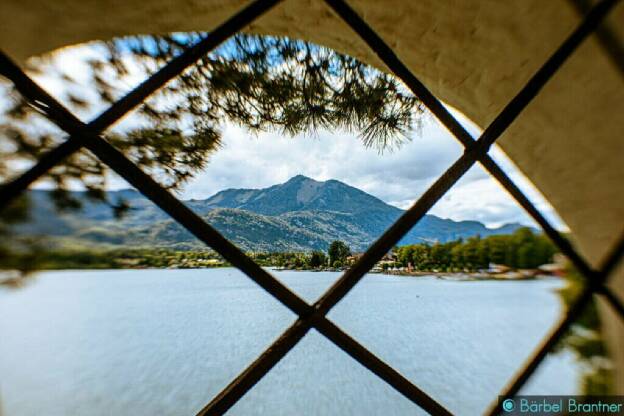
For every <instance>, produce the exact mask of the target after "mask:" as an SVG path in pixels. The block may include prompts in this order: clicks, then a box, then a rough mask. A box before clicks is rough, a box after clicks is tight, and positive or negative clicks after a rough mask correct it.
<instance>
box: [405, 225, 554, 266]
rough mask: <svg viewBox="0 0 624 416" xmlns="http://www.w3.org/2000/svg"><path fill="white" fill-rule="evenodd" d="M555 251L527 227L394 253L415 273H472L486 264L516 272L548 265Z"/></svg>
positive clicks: (419, 246) (422, 245)
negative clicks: (445, 271)
mask: <svg viewBox="0 0 624 416" xmlns="http://www.w3.org/2000/svg"><path fill="white" fill-rule="evenodd" d="M555 252H556V249H555V247H554V245H553V244H552V243H551V242H550V240H548V239H547V238H546V237H545V236H544V235H542V234H535V233H533V231H531V229H530V228H519V229H518V230H516V231H515V232H514V233H513V234H510V235H493V236H489V237H486V238H481V237H479V236H477V237H470V238H468V239H467V240H466V241H463V240H461V239H460V240H456V241H451V242H448V243H435V244H433V245H429V244H414V245H408V246H403V247H399V248H398V249H397V250H396V255H397V259H398V261H399V263H400V264H401V265H402V266H403V267H407V266H408V265H409V264H411V265H412V267H413V268H414V269H415V270H421V271H432V270H438V271H443V270H466V271H474V270H478V269H485V268H487V267H488V265H489V263H496V264H504V265H507V266H509V267H512V268H518V269H529V268H536V267H538V266H540V265H542V264H545V263H549V262H550V261H551V260H552V256H553V254H554V253H555Z"/></svg>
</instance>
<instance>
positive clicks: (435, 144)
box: [38, 46, 567, 230]
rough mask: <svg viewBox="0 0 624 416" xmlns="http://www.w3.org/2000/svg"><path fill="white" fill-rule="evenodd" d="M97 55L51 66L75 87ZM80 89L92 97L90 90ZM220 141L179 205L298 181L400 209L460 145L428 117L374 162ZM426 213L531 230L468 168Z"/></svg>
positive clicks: (342, 142) (317, 147)
mask: <svg viewBox="0 0 624 416" xmlns="http://www.w3.org/2000/svg"><path fill="white" fill-rule="evenodd" d="M97 53H98V52H97V48H94V47H86V46H81V47H75V48H68V49H64V50H63V51H61V52H60V53H58V54H57V55H56V57H55V65H56V66H57V67H59V68H60V69H62V70H63V72H66V73H68V74H70V75H72V76H73V77H74V78H76V79H77V80H78V81H79V82H80V80H81V78H84V77H82V75H81V74H84V73H85V67H84V65H85V64H84V62H85V59H87V58H89V57H92V56H94V54H96V55H97ZM142 78H143V74H140V73H134V74H131V76H129V77H128V79H126V80H124V82H125V83H126V84H127V87H128V89H130V87H131V86H133V85H136V84H138V83H139V82H140V81H141V80H142ZM38 81H39V82H40V83H41V84H42V86H43V87H44V88H46V89H47V90H48V91H49V92H50V93H52V95H54V96H62V95H63V89H64V88H66V87H65V86H64V84H63V83H62V82H60V80H59V79H58V77H55V76H54V75H53V74H52V75H43V76H39V77H38ZM86 87H87V88H89V87H90V88H91V89H93V87H92V86H86ZM104 108H105V107H104V106H103V105H102V106H98V105H96V106H94V107H92V108H91V109H90V110H89V114H86V113H83V114H80V115H81V116H82V118H83V120H84V121H88V120H90V119H91V118H92V117H94V116H95V115H97V114H98V113H99V112H100V111H102V110H103V109H104ZM449 109H450V110H451V112H452V113H453V114H454V115H455V116H456V117H457V118H458V119H459V121H460V122H461V123H462V124H463V125H464V126H465V127H466V128H467V129H468V131H469V132H470V133H471V134H472V135H473V137H475V138H476V137H478V136H479V134H480V133H481V129H480V128H479V127H478V126H476V125H475V124H473V123H472V122H470V120H468V119H467V118H466V117H465V116H463V115H462V114H461V113H459V112H457V111H456V110H454V109H452V108H449ZM135 121H136V120H133V116H132V115H130V116H127V117H126V119H125V120H123V122H122V123H121V125H122V126H123V125H126V126H129V125H132V124H133V123H134V122H135ZM222 133H223V140H222V141H223V147H222V148H221V149H220V150H219V151H217V152H216V153H215V154H213V155H212V156H211V158H210V161H209V163H208V166H207V167H206V169H205V170H204V171H202V172H200V173H199V174H197V175H196V177H195V178H194V179H192V180H191V181H190V182H189V183H187V184H186V185H185V187H184V188H183V189H182V190H181V191H180V192H179V193H178V196H179V197H181V198H183V199H205V198H208V197H210V196H211V195H213V194H215V193H216V192H218V191H221V190H223V189H227V188H263V187H268V186H271V185H275V184H277V183H283V182H286V181H287V180H288V179H289V178H291V177H293V176H295V175H299V174H302V175H305V176H308V177H311V178H313V179H316V180H319V181H324V180H328V179H336V180H339V181H342V182H344V183H346V184H348V185H351V186H354V187H356V188H359V189H361V190H363V191H365V192H368V193H370V194H372V195H374V196H376V197H378V198H380V199H382V200H383V201H385V202H387V203H389V204H392V205H395V206H397V207H400V208H404V209H406V208H408V207H409V206H410V205H411V204H413V203H414V202H415V200H416V199H417V198H418V197H419V196H420V195H421V194H422V193H423V192H425V190H426V189H427V187H428V186H430V185H431V184H432V183H433V182H434V181H435V179H436V178H437V177H438V176H440V175H441V174H442V173H443V172H444V171H445V170H446V169H447V168H448V167H449V166H450V165H451V164H452V163H453V162H454V161H455V160H456V159H457V158H458V157H459V156H460V155H461V153H462V147H461V145H460V144H459V143H458V142H457V141H456V140H455V139H454V138H453V136H452V135H451V134H450V133H449V132H448V131H447V130H446V129H445V128H444V127H442V126H441V125H440V124H439V123H438V122H437V120H435V118H434V117H433V116H431V115H428V116H427V117H426V118H425V119H424V122H423V123H422V128H421V129H420V130H419V131H416V132H413V133H411V137H410V138H411V140H410V141H409V142H407V143H406V144H404V145H403V146H401V147H400V148H398V149H396V150H393V151H386V152H384V153H381V154H380V153H379V152H378V151H377V150H376V149H373V148H366V147H365V146H364V145H363V144H362V143H361V142H360V140H359V138H358V137H357V134H356V133H349V132H345V131H340V130H336V131H319V132H317V133H316V134H315V135H312V136H310V135H301V136H296V137H290V136H283V135H280V134H278V133H271V132H268V133H260V134H251V133H249V132H248V131H246V130H245V129H243V128H240V127H238V126H235V125H232V124H228V123H225V124H224V125H223V129H222ZM491 155H492V157H493V158H494V159H495V160H496V161H497V162H498V163H499V164H500V165H501V167H502V168H503V170H504V171H505V172H507V174H508V175H509V176H510V177H511V178H512V179H513V180H514V181H515V182H516V183H517V185H518V186H519V187H520V188H521V189H522V190H523V191H524V192H525V193H526V194H527V195H528V196H529V199H531V200H532V201H533V202H534V203H535V204H536V205H537V207H538V209H540V210H541V211H542V212H543V213H544V214H545V215H546V217H547V218H548V219H549V220H551V221H552V222H553V224H554V225H555V226H556V227H557V228H559V229H561V230H566V229H567V227H566V226H565V224H564V223H563V222H562V221H561V219H560V218H558V217H557V215H556V213H555V212H554V210H553V208H552V207H551V206H550V205H549V204H548V202H547V201H546V200H545V199H544V197H543V196H542V195H541V194H540V193H539V191H538V190H537V189H536V188H535V187H534V186H533V185H532V184H531V182H530V181H529V180H528V179H527V178H526V177H525V176H524V175H523V174H522V173H521V172H520V171H519V170H518V169H517V168H516V167H515V166H514V165H513V163H512V162H511V161H510V160H509V159H508V158H507V157H506V156H505V154H504V153H503V152H502V150H500V149H499V148H498V147H496V146H494V148H493V149H492V151H491ZM127 187H128V185H127V184H126V183H125V182H124V181H123V180H121V179H119V178H114V177H113V178H112V180H111V181H110V189H121V188H127ZM430 213H432V214H435V215H438V216H440V217H442V218H451V219H453V220H457V221H459V220H477V221H481V222H483V223H484V224H486V225H487V226H489V227H497V226H500V225H502V224H505V223H511V222H515V223H521V224H525V225H532V226H535V223H534V222H533V221H532V219H531V218H530V217H529V216H528V215H527V214H526V213H525V212H524V210H523V209H522V208H521V207H519V205H518V204H517V203H516V202H515V201H514V200H513V198H512V197H511V196H510V195H509V194H507V192H506V191H505V190H504V189H502V187H501V186H500V185H498V183H497V182H496V181H495V180H494V179H492V178H491V177H490V176H489V174H488V173H487V172H485V171H484V170H483V168H481V167H480V166H479V165H475V166H473V168H471V169H470V170H469V171H468V173H467V174H466V175H465V176H464V177H463V178H462V179H461V180H460V181H459V182H458V183H456V184H455V185H454V186H453V188H452V189H451V190H450V191H449V192H448V193H447V194H446V195H445V196H444V197H443V198H442V199H441V200H440V201H438V203H437V204H436V205H435V206H434V207H433V208H432V210H431V211H430Z"/></svg>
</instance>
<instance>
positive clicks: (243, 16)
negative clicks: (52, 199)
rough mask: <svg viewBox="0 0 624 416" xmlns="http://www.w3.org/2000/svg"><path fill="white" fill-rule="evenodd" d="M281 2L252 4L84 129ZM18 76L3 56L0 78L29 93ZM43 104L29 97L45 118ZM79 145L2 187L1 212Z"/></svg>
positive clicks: (58, 151)
mask: <svg viewBox="0 0 624 416" xmlns="http://www.w3.org/2000/svg"><path fill="white" fill-rule="evenodd" d="M280 1H281V0H256V1H254V2H253V3H251V4H250V5H249V6H247V7H245V8H244V9H242V10H241V11H239V12H238V13H236V14H235V15H234V16H232V17H231V18H230V19H228V20H227V21H225V22H224V23H223V24H221V25H219V26H218V27H217V28H216V29H215V30H214V31H212V32H211V33H210V34H209V35H208V37H207V38H205V39H203V40H202V41H200V42H198V43H197V44H195V45H193V46H192V47H190V48H189V49H187V50H185V51H184V52H183V53H181V54H180V55H178V56H177V57H175V58H173V59H172V60H170V61H169V62H168V63H167V64H166V65H165V66H164V67H162V68H161V69H159V70H158V71H156V72H155V73H154V74H152V75H151V76H150V77H149V78H147V79H146V80H145V81H144V82H143V83H141V84H140V85H138V86H137V87H136V88H134V89H133V90H132V91H130V92H129V93H128V94H126V95H125V96H124V97H122V98H121V99H119V100H118V101H117V102H115V103H114V104H113V105H111V106H110V107H109V108H108V109H107V110H106V111H104V112H103V113H102V114H100V115H99V116H98V117H96V118H95V119H94V120H93V121H91V122H90V123H89V124H88V125H87V128H88V129H89V130H90V132H92V133H94V134H99V133H101V132H103V131H104V130H106V129H107V128H108V127H110V126H111V125H113V124H114V123H115V122H117V121H118V120H119V119H120V118H121V117H123V116H124V115H126V114H127V113H128V112H129V111H131V110H132V109H133V108H135V107H136V106H137V105H139V104H141V103H142V102H144V101H145V99H147V98H148V97H149V96H150V95H152V94H153V93H154V92H156V91H157V90H158V89H160V88H161V87H163V86H164V85H165V84H166V83H167V82H169V81H171V80H172V79H173V78H175V77H176V76H178V75H180V74H181V73H182V72H183V71H184V70H185V69H186V68H188V67H189V66H190V65H192V64H194V63H195V62H197V60H198V59H200V58H201V57H202V56H204V55H206V54H207V53H209V52H211V51H212V50H213V49H215V48H216V47H217V46H219V45H220V44H221V43H223V42H224V41H225V40H226V39H228V38H229V37H231V36H232V35H234V34H235V33H237V32H239V31H240V30H242V29H243V28H244V27H245V26H247V25H248V24H249V23H251V22H253V21H254V20H255V19H257V18H258V17H260V16H261V15H262V14H263V13H265V12H267V11H268V10H269V9H271V8H272V7H273V6H275V5H276V4H277V3H279V2H280ZM19 72H21V70H20V69H19V68H18V67H17V66H16V65H14V64H13V63H12V62H11V61H10V59H8V57H6V55H4V54H2V56H1V57H0V75H4V76H5V77H7V78H9V79H11V80H12V81H13V83H14V84H15V86H16V87H17V88H18V90H20V89H24V88H26V89H28V88H29V87H28V86H27V85H20V82H23V80H22V78H21V77H19V76H18V75H19V74H18V73H19ZM14 78H15V80H14ZM32 93H33V94H35V93H36V92H35V91H32ZM42 102H45V101H43V100H41V97H32V100H31V103H32V104H33V105H34V106H35V107H37V108H38V109H39V110H40V111H41V112H43V113H44V114H46V115H48V113H49V112H50V111H51V110H50V109H49V108H47V107H46V106H43V107H42V106H41V105H40V104H39V103H42ZM49 116H50V117H55V115H54V114H49ZM56 117H57V118H60V119H63V118H65V117H64V116H63V115H62V114H56ZM61 128H63V127H61ZM63 130H65V128H63ZM82 145H83V143H80V142H79V141H76V140H75V138H72V137H70V138H69V139H68V140H67V141H66V142H63V143H62V144H61V145H59V146H58V147H57V148H55V149H53V150H51V151H49V152H48V153H46V154H44V155H43V156H42V157H41V159H40V160H39V162H38V163H37V164H36V165H35V166H33V167H32V168H30V169H29V170H28V171H27V172H25V173H24V174H22V175H21V176H20V177H18V178H17V179H15V180H13V181H11V182H9V183H7V184H4V185H3V186H2V187H1V188H0V210H1V209H2V208H4V207H6V206H7V205H8V204H9V203H10V202H11V201H12V200H13V199H14V198H15V197H16V196H18V195H19V194H20V193H21V192H23V191H25V190H26V188H28V186H29V185H31V184H32V183H33V182H35V181H36V180H37V179H39V178H40V177H41V176H43V175H44V174H45V173H46V172H47V171H48V170H50V169H51V168H53V167H54V166H55V165H57V164H58V163H60V162H61V161H62V160H63V159H65V158H66V157H68V156H70V155H71V154H72V153H74V152H76V151H78V150H79V149H80V148H81V147H82Z"/></svg>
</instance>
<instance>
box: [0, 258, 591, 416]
mask: <svg viewBox="0 0 624 416" xmlns="http://www.w3.org/2000/svg"><path fill="white" fill-rule="evenodd" d="M275 275H276V276H277V277H278V278H279V279H280V280H281V281H282V282H284V283H285V284H286V285H288V286H289V287H291V288H292V289H293V290H294V291H296V292H297V293H298V294H299V295H300V296H302V297H303V298H305V299H306V300H307V301H309V302H313V301H314V300H316V299H317V298H318V297H319V296H320V295H321V294H322V292H323V291H324V290H325V289H326V288H327V287H329V286H330V285H331V284H332V283H333V282H334V281H335V280H336V279H337V278H338V276H339V275H338V274H337V273H313V272H276V273H275ZM560 286H561V282H559V281H556V280H544V281H524V282H491V281H490V282H452V281H443V280H440V279H435V278H405V277H402V278H401V277H392V276H382V275H369V276H366V277H365V278H364V279H363V280H362V282H361V283H360V284H359V285H358V286H356V288H355V289H354V290H353V291H352V292H351V293H350V294H349V295H348V296H347V298H346V299H345V300H343V301H342V302H341V303H339V304H338V305H337V306H336V307H335V308H334V309H333V310H332V311H331V313H330V314H329V316H330V318H331V319H332V320H333V321H334V322H336V323H337V324H338V325H339V326H340V327H342V328H343V329H344V330H345V331H347V332H348V333H349V334H351V335H352V336H353V337H355V338H356V339H358V340H359V341H360V342H361V343H362V344H364V345H365V346H366V347H367V348H369V349H370V350H371V351H373V352H374V353H376V354H378V355H379V357H380V358H382V359H383V360H385V361H386V362H387V363H389V364H390V365H392V366H394V367H395V368H396V369H397V370H399V371H400V372H401V373H402V374H403V375H405V376H406V377H407V378H409V379H410V380H412V381H413V382H414V383H416V384H417V385H418V386H420V387H421V388H422V389H423V390H425V391H426V392H427V393H429V394H430V395H432V396H433V397H434V398H436V399H437V400H439V401H440V402H441V403H442V404H443V405H444V406H446V407H447V408H448V409H449V410H451V411H453V412H454V413H457V414H460V415H475V414H480V413H481V412H483V410H484V409H485V408H486V407H487V406H488V404H489V403H490V401H491V400H493V399H494V398H495V397H496V395H497V393H498V392H499V391H500V390H501V388H502V387H503V386H504V385H505V383H506V382H507V381H508V380H509V379H510V377H512V375H513V373H514V371H515V370H516V369H517V367H518V366H519V365H520V364H521V363H522V362H523V361H524V360H525V359H526V358H527V357H528V356H529V355H530V353H531V351H532V349H533V348H534V347H535V345H536V344H537V343H538V342H539V340H540V339H542V338H543V337H544V335H545V334H546V333H547V332H548V330H549V329H550V328H551V327H552V325H553V324H554V322H555V321H556V320H557V318H558V317H559V314H560V313H561V303H560V300H559V298H558V296H557V294H556V293H555V289H556V288H557V287H560ZM294 319H295V316H294V315H293V314H292V313H291V312H290V311H289V310H287V309H286V308H285V307H283V306H282V305H281V304H280V303H278V302H277V301H276V300H274V299H273V298H272V297H271V296H270V295H268V294H266V293H265V292H264V291H263V290H262V289H260V288H258V287H257V286H256V285H255V284H254V283H253V282H252V281H251V280H249V279H248V278H246V277H244V276H243V275H242V274H241V273H239V272H238V271H236V270H234V269H212V270H210V269H209V270H127V271H126V270H121V271H120V270H115V271H71V272H69V271H63V272H50V273H42V274H40V275H39V276H38V277H37V278H36V279H35V280H34V281H33V282H32V283H31V284H29V285H28V286H27V287H26V288H23V289H20V290H2V291H0V337H1V338H0V394H1V396H0V409H1V410H0V414H2V415H3V416H13V415H16V416H20V415H42V414H45V415H144V414H152V415H192V414H195V412H197V411H198V410H199V409H201V408H202V407H203V406H204V405H205V404H206V403H207V402H208V401H210V399H211V398H212V397H213V396H214V395H215V394H217V393H218V392H219V391H220V390H221V389H222V388H223V387H224V386H226V385H227V383H228V382H229V381H230V380H231V379H232V378H233V377H235V376H236V375H237V374H238V373H239V372H240V371H242V370H243V369H244V368H245V367H246V366H247V365H248V364H249V363H250V362H251V361H252V360H254V359H255V358H256V357H257V356H258V355H259V354H260V353H261V352H262V351H263V349H264V348H265V347H267V346H268V345H269V344H270V343H271V342H272V341H273V340H274V339H275V338H276V337H277V336H279V334H280V333H281V332H282V331H283V330H285V329H286V328H287V327H288V326H289V324H291V323H292V322H293V321H294ZM578 381H579V379H578V369H577V365H576V364H575V362H574V359H573V357H572V355H571V354H567V353H565V352H564V353H560V354H557V355H553V356H550V357H549V358H548V359H547V361H546V364H545V365H544V366H542V367H541V368H540V371H539V373H538V374H537V375H536V376H534V377H533V378H532V379H531V381H530V385H529V386H528V387H527V388H526V389H525V391H526V392H527V393H535V394H574V393H575V392H576V387H577V384H578ZM422 413H423V412H422V411H420V410H419V409H418V408H417V407H415V406H414V405H413V404H412V403H411V402H409V401H408V400H407V399H404V398H403V397H402V396H401V395H400V394H398V393H396V392H394V391H393V389H392V388H390V387H388V386H387V385H386V384H385V383H384V382H383V381H381V380H380V379H378V378H377V377H376V376H375V375H373V374H371V373H369V372H368V371H367V370H366V369H364V368H363V367H361V366H360V365H359V364H358V363H357V362H355V361H353V360H352V359H351V358H350V357H349V356H347V355H346V354H345V353H343V352H342V351H341V350H339V349H338V348H337V347H335V346H334V345H333V344H332V343H331V342H329V341H327V340H326V339H324V338H323V337H322V336H321V335H319V334H318V333H317V332H315V331H311V332H310V333H309V334H308V335H306V337H305V338H304V339H303V340H302V341H301V342H300V343H299V344H298V345H297V346H296V347H295V349H294V350H292V351H291V352H290V353H289V354H288V355H287V356H286V357H285V358H284V359H283V360H282V361H281V362H280V363H279V364H278V365H277V366H276V367H275V368H274V369H273V370H272V371H271V373H269V374H268V375H267V376H266V377H264V378H263V379H262V380H261V381H260V382H259V383H258V384H257V385H256V387H255V388H254V389H253V390H252V391H251V392H249V393H248V394H247V395H246V396H244V397H243V399H241V401H240V402H239V403H237V404H236V405H235V407H233V408H232V410H231V411H230V414H233V415H413V414H422Z"/></svg>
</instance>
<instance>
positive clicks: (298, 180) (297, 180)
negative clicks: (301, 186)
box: [284, 175, 324, 185]
mask: <svg viewBox="0 0 624 416" xmlns="http://www.w3.org/2000/svg"><path fill="white" fill-rule="evenodd" d="M302 182H315V183H324V182H320V181H317V180H315V179H312V178H309V177H307V176H305V175H295V176H293V177H292V178H290V179H288V180H287V181H286V182H284V185H286V184H291V183H302Z"/></svg>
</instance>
